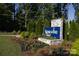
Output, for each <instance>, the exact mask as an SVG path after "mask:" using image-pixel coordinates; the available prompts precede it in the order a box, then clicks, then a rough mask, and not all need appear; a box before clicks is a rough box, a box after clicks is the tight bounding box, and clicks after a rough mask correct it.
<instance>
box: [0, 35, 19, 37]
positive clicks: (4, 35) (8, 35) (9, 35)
mask: <svg viewBox="0 0 79 59" xmlns="http://www.w3.org/2000/svg"><path fill="white" fill-rule="evenodd" d="M0 36H16V37H20V35H0Z"/></svg>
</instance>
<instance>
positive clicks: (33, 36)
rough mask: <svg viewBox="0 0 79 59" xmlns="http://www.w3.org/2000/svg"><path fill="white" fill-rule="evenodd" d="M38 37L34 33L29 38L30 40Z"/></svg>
mask: <svg viewBox="0 0 79 59" xmlns="http://www.w3.org/2000/svg"><path fill="white" fill-rule="evenodd" d="M36 37H37V35H36V33H34V32H31V33H30V36H29V38H30V39H34V38H36Z"/></svg>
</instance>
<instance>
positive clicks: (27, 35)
mask: <svg viewBox="0 0 79 59" xmlns="http://www.w3.org/2000/svg"><path fill="white" fill-rule="evenodd" d="M20 36H21V38H22V39H25V38H27V37H29V32H21V33H20Z"/></svg>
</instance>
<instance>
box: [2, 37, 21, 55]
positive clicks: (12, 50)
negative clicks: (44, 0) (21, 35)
mask: <svg viewBox="0 0 79 59" xmlns="http://www.w3.org/2000/svg"><path fill="white" fill-rule="evenodd" d="M18 55H21V50H20V46H19V44H18V43H15V42H13V41H12V40H11V37H1V36H0V56H18Z"/></svg>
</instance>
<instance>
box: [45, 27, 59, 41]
mask: <svg viewBox="0 0 79 59" xmlns="http://www.w3.org/2000/svg"><path fill="white" fill-rule="evenodd" d="M45 34H46V36H51V37H53V38H55V39H60V27H48V28H45Z"/></svg>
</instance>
